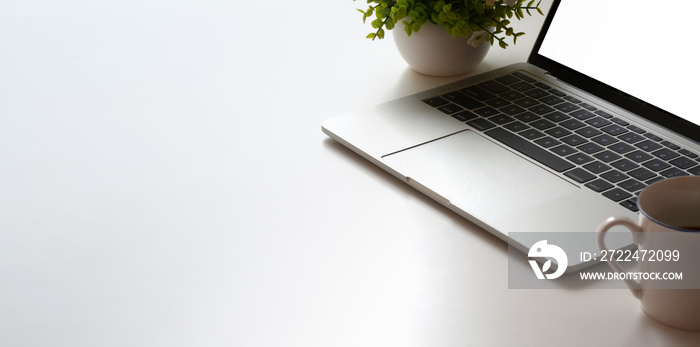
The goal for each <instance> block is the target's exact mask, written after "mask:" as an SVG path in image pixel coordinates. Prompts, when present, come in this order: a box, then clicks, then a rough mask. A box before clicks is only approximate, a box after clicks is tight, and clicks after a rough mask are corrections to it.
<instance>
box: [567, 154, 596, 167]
mask: <svg viewBox="0 0 700 347" xmlns="http://www.w3.org/2000/svg"><path fill="white" fill-rule="evenodd" d="M566 159H567V160H568V161H570V162H572V163H574V164H576V165H583V164H586V163H590V162H592V161H593V158H591V157H589V156H587V155H585V154H583V153H576V154H574V155H570V156H568V157H566Z"/></svg>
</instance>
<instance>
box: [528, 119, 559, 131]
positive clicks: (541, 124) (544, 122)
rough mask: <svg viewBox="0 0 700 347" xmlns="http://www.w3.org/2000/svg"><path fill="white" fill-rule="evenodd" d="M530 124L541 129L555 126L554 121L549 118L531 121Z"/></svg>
mask: <svg viewBox="0 0 700 347" xmlns="http://www.w3.org/2000/svg"><path fill="white" fill-rule="evenodd" d="M530 125H531V126H532V127H533V128H537V129H539V130H546V129H549V128H552V127H554V123H552V122H550V121H548V120H546V119H539V120H536V121H534V122H532V123H530Z"/></svg>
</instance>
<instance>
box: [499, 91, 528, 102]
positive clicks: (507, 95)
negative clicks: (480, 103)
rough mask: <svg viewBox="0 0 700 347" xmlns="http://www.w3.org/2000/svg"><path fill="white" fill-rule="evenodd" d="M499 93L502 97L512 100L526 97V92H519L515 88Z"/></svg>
mask: <svg viewBox="0 0 700 347" xmlns="http://www.w3.org/2000/svg"><path fill="white" fill-rule="evenodd" d="M499 95H500V97H502V98H504V99H506V100H510V101H514V100H518V99H520V98H524V97H525V95H524V94H522V93H519V92H516V91H515V90H508V91H506V92H503V93H501V94H499Z"/></svg>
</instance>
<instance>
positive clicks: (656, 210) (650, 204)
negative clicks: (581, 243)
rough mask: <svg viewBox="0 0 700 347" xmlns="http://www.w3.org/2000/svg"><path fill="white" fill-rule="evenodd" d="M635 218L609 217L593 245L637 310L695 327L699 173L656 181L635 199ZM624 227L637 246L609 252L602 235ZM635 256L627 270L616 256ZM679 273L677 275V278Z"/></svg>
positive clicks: (698, 312) (699, 313)
mask: <svg viewBox="0 0 700 347" xmlns="http://www.w3.org/2000/svg"><path fill="white" fill-rule="evenodd" d="M637 206H638V207H639V212H640V213H639V223H635V222H634V221H632V220H630V219H628V218H625V217H611V218H608V219H607V220H606V221H605V222H603V223H602V224H601V225H600V227H599V228H598V234H597V239H598V247H599V248H600V250H601V253H602V254H603V255H608V256H607V257H606V259H605V260H606V261H607V262H608V263H609V264H610V266H611V267H612V268H613V270H615V271H616V272H617V273H618V274H619V275H620V278H621V279H623V280H624V281H625V283H626V284H627V286H628V287H629V288H630V290H631V291H632V294H634V296H635V297H637V298H638V299H639V300H640V301H641V305H642V309H643V310H644V312H646V314H647V315H649V316H650V317H651V318H653V319H655V320H657V321H659V322H661V323H664V324H666V325H669V326H672V327H676V328H680V329H686V330H700V284H698V283H697V282H700V281H698V280H697V278H698V277H700V177H699V176H691V177H675V178H669V179H666V180H662V181H659V182H656V183H654V184H652V185H650V186H649V187H647V188H646V189H644V190H643V191H642V193H641V194H640V195H639V197H638V199H637ZM614 226H622V227H626V228H627V229H629V230H630V231H631V232H632V240H633V241H634V243H635V244H637V245H638V249H636V250H630V251H625V252H621V251H618V254H619V255H621V256H610V255H611V254H609V253H606V252H609V250H608V248H607V247H606V245H605V235H606V232H608V231H609V230H610V229H611V228H612V227H614ZM630 255H631V258H632V259H634V260H635V261H637V264H638V269H637V270H636V271H635V272H633V273H630V272H628V271H626V270H625V269H624V268H623V267H622V266H621V265H620V264H619V262H618V261H622V260H625V259H629V256H630ZM679 275H680V279H679Z"/></svg>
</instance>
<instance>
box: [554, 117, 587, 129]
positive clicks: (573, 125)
mask: <svg viewBox="0 0 700 347" xmlns="http://www.w3.org/2000/svg"><path fill="white" fill-rule="evenodd" d="M559 125H561V126H563V127H564V128H567V129H569V130H576V129H578V128H581V127H583V126H584V125H586V124H585V123H583V122H581V121H580V120H578V119H573V118H572V119H569V120H565V121H563V122H561V123H559Z"/></svg>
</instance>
